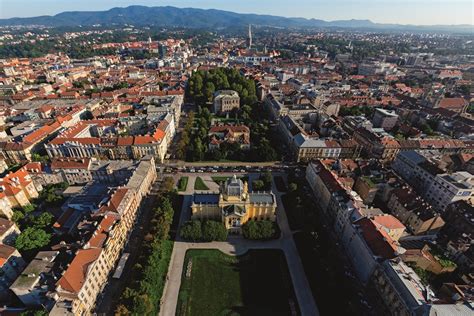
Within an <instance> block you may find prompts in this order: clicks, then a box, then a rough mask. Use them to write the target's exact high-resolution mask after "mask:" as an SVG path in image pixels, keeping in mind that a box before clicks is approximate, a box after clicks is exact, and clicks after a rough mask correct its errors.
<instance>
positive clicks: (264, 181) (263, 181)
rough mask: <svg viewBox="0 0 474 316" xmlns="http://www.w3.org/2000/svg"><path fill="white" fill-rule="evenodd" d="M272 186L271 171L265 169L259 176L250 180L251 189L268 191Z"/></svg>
mask: <svg viewBox="0 0 474 316" xmlns="http://www.w3.org/2000/svg"><path fill="white" fill-rule="evenodd" d="M271 188H272V173H271V172H270V171H265V172H264V173H261V174H260V176H259V178H258V179H256V180H253V181H252V191H269V190H271Z"/></svg>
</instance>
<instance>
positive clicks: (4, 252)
mask: <svg viewBox="0 0 474 316" xmlns="http://www.w3.org/2000/svg"><path fill="white" fill-rule="evenodd" d="M24 267H25V261H24V260H23V258H22V257H21V254H20V253H19V252H18V250H16V249H15V248H13V247H10V246H7V245H4V244H0V299H4V298H6V297H7V295H8V288H9V287H10V285H11V284H12V283H13V281H15V279H16V278H17V277H18V275H19V274H20V273H21V271H22V270H23V268H24Z"/></svg>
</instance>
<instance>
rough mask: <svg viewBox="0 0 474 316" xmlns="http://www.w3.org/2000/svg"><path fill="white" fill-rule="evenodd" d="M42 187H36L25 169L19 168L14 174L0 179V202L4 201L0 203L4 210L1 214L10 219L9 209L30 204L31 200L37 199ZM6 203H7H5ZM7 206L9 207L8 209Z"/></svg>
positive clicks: (10, 212)
mask: <svg viewBox="0 0 474 316" xmlns="http://www.w3.org/2000/svg"><path fill="white" fill-rule="evenodd" d="M41 190H42V187H41V186H39V187H36V186H35V184H34V183H33V180H32V178H31V176H30V174H29V173H28V171H27V170H26V169H25V168H21V169H19V170H18V171H16V172H11V173H9V174H7V175H6V176H4V177H3V178H0V200H1V199H5V200H4V202H3V203H2V204H3V205H5V208H4V209H3V208H2V209H1V211H2V213H3V214H4V215H5V216H6V217H7V218H8V219H11V216H12V215H13V214H12V211H11V208H13V207H16V206H25V205H27V204H30V201H31V199H34V198H37V197H38V192H39V191H41ZM6 201H7V202H6ZM8 205H9V206H10V207H8Z"/></svg>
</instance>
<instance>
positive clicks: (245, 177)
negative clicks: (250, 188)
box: [211, 176, 249, 185]
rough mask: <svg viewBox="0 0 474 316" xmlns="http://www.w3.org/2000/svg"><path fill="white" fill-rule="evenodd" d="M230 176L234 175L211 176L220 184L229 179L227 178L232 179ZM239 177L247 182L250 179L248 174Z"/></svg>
mask: <svg viewBox="0 0 474 316" xmlns="http://www.w3.org/2000/svg"><path fill="white" fill-rule="evenodd" d="M230 178H232V176H214V177H211V179H212V181H214V182H215V183H217V184H219V185H220V184H221V183H222V182H225V181H227V179H230ZM237 178H238V179H240V180H242V181H245V182H248V181H249V177H248V176H237Z"/></svg>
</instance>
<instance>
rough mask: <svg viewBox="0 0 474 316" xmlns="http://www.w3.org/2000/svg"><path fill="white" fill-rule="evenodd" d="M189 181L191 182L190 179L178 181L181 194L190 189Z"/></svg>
mask: <svg viewBox="0 0 474 316" xmlns="http://www.w3.org/2000/svg"><path fill="white" fill-rule="evenodd" d="M188 180H189V178H188V177H181V178H179V181H178V191H179V192H182V191H186V188H187V187H188Z"/></svg>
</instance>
